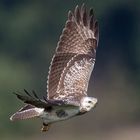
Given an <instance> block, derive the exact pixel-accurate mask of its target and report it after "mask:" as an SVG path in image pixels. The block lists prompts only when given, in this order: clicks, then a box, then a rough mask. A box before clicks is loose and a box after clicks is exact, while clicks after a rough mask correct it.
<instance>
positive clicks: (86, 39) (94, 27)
mask: <svg viewBox="0 0 140 140" xmlns="http://www.w3.org/2000/svg"><path fill="white" fill-rule="evenodd" d="M98 38H99V31H98V22H97V20H96V19H95V17H94V14H93V10H92V9H91V10H90V11H88V10H87V9H86V8H85V6H84V5H83V6H82V7H81V8H79V7H78V6H77V7H76V8H75V11H74V13H72V12H71V11H70V12H69V13H68V20H67V22H66V25H65V28H64V29H63V32H62V35H61V36H60V39H59V42H58V44H57V48H56V52H55V55H54V57H53V59H52V62H51V66H50V70H49V76H48V82H47V92H48V98H49V99H55V98H56V97H58V96H59V94H60V93H61V96H62V94H65V92H67V91H68V90H73V91H78V89H79V90H80V92H83V93H85V91H86V90H87V85H88V80H89V77H90V75H89V74H88V75H86V73H88V72H89V73H91V71H92V69H91V67H92V68H93V66H94V62H93V60H95V56H96V48H97V44H98ZM85 56H86V57H85ZM82 57H83V58H82ZM91 61H92V62H91ZM82 62H84V66H83V69H82V72H83V73H85V75H86V76H87V77H88V78H87V79H88V80H87V79H86V78H85V77H86V76H85V77H84V75H82V77H80V76H81V75H79V73H77V71H76V70H75V71H73V73H72V74H71V76H75V77H77V79H73V84H71V83H70V85H69V84H68V80H66V79H71V80H72V77H71V76H69V78H68V75H69V74H68V73H67V72H68V71H69V68H70V69H71V70H74V67H75V66H76V64H77V63H78V64H79V63H82ZM89 65H90V66H89ZM88 66H89V69H90V71H86V70H84V67H88ZM75 68H77V67H75ZM66 73H67V74H66ZM65 76H66V77H65ZM78 78H79V79H80V80H79V79H78ZM84 78H85V79H84ZM66 81H67V82H66ZM85 82H86V83H85ZM66 83H67V84H66ZM78 84H79V85H78ZM68 85H69V86H68ZM77 85H78V86H77ZM69 88H74V89H69ZM62 91H65V92H63V93H62ZM67 93H68V92H67ZM69 93H72V91H70V92H69ZM78 94H79V91H78V92H77V96H78ZM70 95H72V94H70ZM67 96H68V94H67Z"/></svg>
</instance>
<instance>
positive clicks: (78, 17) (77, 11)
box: [74, 5, 81, 24]
mask: <svg viewBox="0 0 140 140" xmlns="http://www.w3.org/2000/svg"><path fill="white" fill-rule="evenodd" d="M74 14H75V18H76V21H77V23H78V24H79V23H80V21H81V15H80V14H81V13H80V9H79V6H78V5H77V6H76V7H75V11H74Z"/></svg>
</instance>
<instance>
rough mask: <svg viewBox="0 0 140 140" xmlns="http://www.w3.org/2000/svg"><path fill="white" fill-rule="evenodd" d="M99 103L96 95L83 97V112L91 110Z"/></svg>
mask: <svg viewBox="0 0 140 140" xmlns="http://www.w3.org/2000/svg"><path fill="white" fill-rule="evenodd" d="M96 103H97V99H96V98H94V97H83V98H82V99H81V108H80V110H81V112H87V111H90V110H91V109H92V108H93V107H95V105H96Z"/></svg>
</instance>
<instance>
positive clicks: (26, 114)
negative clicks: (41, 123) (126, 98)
mask: <svg viewBox="0 0 140 140" xmlns="http://www.w3.org/2000/svg"><path fill="white" fill-rule="evenodd" d="M43 111H44V109H43V108H37V107H34V106H32V105H25V106H24V107H23V108H21V109H20V110H19V111H17V112H16V113H15V114H13V115H12V116H11V117H10V120H11V121H16V120H24V119H30V118H33V117H38V116H40V115H41V114H42V113H43Z"/></svg>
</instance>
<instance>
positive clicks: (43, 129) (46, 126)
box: [41, 123, 51, 132]
mask: <svg viewBox="0 0 140 140" xmlns="http://www.w3.org/2000/svg"><path fill="white" fill-rule="evenodd" d="M50 126H51V124H45V123H43V126H42V128H41V131H42V132H47V131H48V130H49V128H50Z"/></svg>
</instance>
